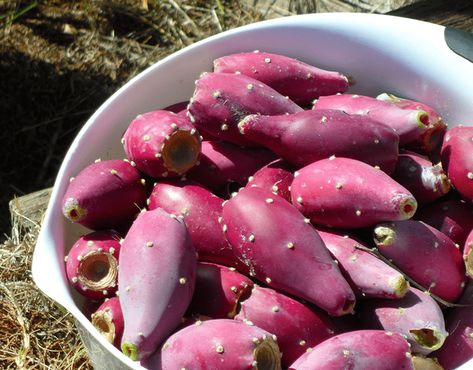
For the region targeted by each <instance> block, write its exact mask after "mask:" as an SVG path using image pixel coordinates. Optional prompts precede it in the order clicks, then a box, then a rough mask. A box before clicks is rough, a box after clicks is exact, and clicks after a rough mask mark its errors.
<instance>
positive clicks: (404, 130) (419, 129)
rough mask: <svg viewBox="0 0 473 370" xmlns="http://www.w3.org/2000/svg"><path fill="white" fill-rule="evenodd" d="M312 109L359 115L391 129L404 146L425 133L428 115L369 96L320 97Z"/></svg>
mask: <svg viewBox="0 0 473 370" xmlns="http://www.w3.org/2000/svg"><path fill="white" fill-rule="evenodd" d="M313 109H322V110H323V109H337V110H341V111H344V112H345V113H347V114H361V115H366V116H368V117H370V118H372V119H373V120H375V121H378V122H380V123H382V124H385V125H387V126H389V127H392V128H393V129H394V130H395V131H396V133H397V134H398V135H399V144H400V145H401V146H404V145H406V144H409V143H411V142H413V141H417V140H419V138H420V137H421V136H422V135H424V134H425V132H426V131H427V124H428V119H429V115H428V114H427V112H425V111H423V110H419V109H402V108H400V107H397V106H396V105H394V104H391V103H388V102H385V101H382V100H378V99H376V98H372V97H370V96H363V95H354V94H341V95H331V96H321V97H320V98H319V99H318V100H317V101H316V102H315V103H314V107H313Z"/></svg>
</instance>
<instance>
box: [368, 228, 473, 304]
mask: <svg viewBox="0 0 473 370" xmlns="http://www.w3.org/2000/svg"><path fill="white" fill-rule="evenodd" d="M374 241H375V243H376V246H377V247H378V250H379V252H380V253H381V254H382V255H383V256H384V257H386V258H389V259H390V260H392V262H393V263H394V264H395V265H396V266H397V267H398V268H399V269H400V270H401V271H402V272H404V273H405V274H406V275H407V276H409V277H410V278H412V279H413V280H414V281H415V282H417V283H418V284H420V285H421V286H422V287H423V288H424V289H428V290H429V291H430V292H432V293H433V294H435V295H437V296H439V297H440V298H442V299H444V300H446V301H449V302H454V301H456V300H457V299H458V298H459V297H460V295H461V293H462V291H463V288H464V286H465V266H464V263H463V258H462V253H461V252H460V250H459V249H458V248H456V247H455V243H454V242H453V241H452V240H451V239H450V238H448V237H447V236H446V235H445V234H443V233H441V232H440V231H438V230H437V229H434V228H433V227H432V226H429V225H427V224H424V223H423V222H420V221H414V220H407V221H400V222H390V223H383V224H379V225H377V226H376V227H375V228H374Z"/></svg>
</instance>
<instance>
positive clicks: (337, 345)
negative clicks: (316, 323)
mask: <svg viewBox="0 0 473 370" xmlns="http://www.w3.org/2000/svg"><path fill="white" fill-rule="evenodd" d="M340 369H360V370H361V369H363V370H399V369H405V370H414V366H413V363H412V356H411V352H410V348H409V343H408V342H407V341H406V340H405V339H404V337H403V336H402V335H401V334H399V333H393V332H388V331H383V330H357V331H351V332H348V333H343V334H339V335H337V336H335V337H332V338H329V339H327V340H326V341H324V342H322V343H321V344H319V345H318V346H315V347H314V348H313V349H312V351H310V352H306V353H304V354H303V355H302V356H301V357H299V359H297V360H296V361H295V362H294V363H293V364H292V365H291V366H289V370H340Z"/></svg>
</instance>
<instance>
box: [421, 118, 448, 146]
mask: <svg viewBox="0 0 473 370" xmlns="http://www.w3.org/2000/svg"><path fill="white" fill-rule="evenodd" d="M446 129H447V126H446V125H445V123H443V122H442V121H437V122H434V123H432V122H430V123H429V128H428V129H427V131H426V132H425V133H424V134H423V135H422V146H423V149H424V150H425V151H426V152H427V153H431V152H433V151H434V150H435V149H436V148H438V147H439V146H440V145H441V143H442V140H443V137H444V135H445V131H446Z"/></svg>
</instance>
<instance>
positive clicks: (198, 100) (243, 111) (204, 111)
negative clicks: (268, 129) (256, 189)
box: [188, 73, 302, 146]
mask: <svg viewBox="0 0 473 370" xmlns="http://www.w3.org/2000/svg"><path fill="white" fill-rule="evenodd" d="M188 111H189V118H190V120H191V122H192V123H193V124H195V125H196V126H197V127H198V128H199V129H200V130H201V131H206V132H208V133H210V134H211V135H213V136H215V137H217V138H218V139H221V140H225V141H230V142H233V143H235V144H240V145H246V146H251V145H252V142H251V141H250V140H248V139H246V138H245V137H244V136H242V135H240V132H239V131H238V127H237V124H238V122H240V120H242V119H243V118H244V117H245V116H247V115H249V114H256V113H259V114H266V115H271V116H272V115H277V114H285V113H295V112H299V111H302V108H301V107H299V106H298V105H297V104H296V103H294V102H293V101H291V100H289V99H286V98H285V97H284V96H282V95H281V94H279V93H278V92H277V91H275V90H273V89H272V88H270V87H269V86H267V85H265V84H263V83H262V82H260V81H258V80H255V79H253V78H251V77H248V76H244V75H236V74H233V73H204V74H202V75H201V77H200V78H199V79H198V80H197V81H196V89H195V91H194V96H193V97H192V98H191V100H190V104H189V107H188ZM253 146H254V144H253Z"/></svg>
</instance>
